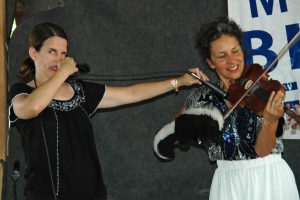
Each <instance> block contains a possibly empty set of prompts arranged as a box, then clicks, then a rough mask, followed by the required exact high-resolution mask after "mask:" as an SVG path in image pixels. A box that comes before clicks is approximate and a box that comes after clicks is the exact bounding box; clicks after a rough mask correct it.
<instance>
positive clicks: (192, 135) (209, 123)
mask: <svg viewBox="0 0 300 200" xmlns="http://www.w3.org/2000/svg"><path fill="white" fill-rule="evenodd" d="M223 125H224V118H223V114H222V113H221V112H220V110H219V109H218V108H216V107H214V106H205V107H201V108H191V109H188V110H185V111H184V112H183V113H181V115H180V116H179V117H177V118H176V119H175V120H173V121H172V122H171V123H169V124H167V125H165V126H164V127H163V128H161V129H160V130H159V131H158V133H157V134H156V136H155V138H154V142H153V146H154V152H155V154H156V155H157V156H158V157H159V158H160V159H162V160H172V159H174V157H175V153H174V148H175V147H179V149H180V150H183V151H186V150H188V149H189V148H190V146H192V145H193V146H196V147H203V148H204V149H205V148H207V147H209V144H210V143H211V142H212V141H213V142H214V143H219V142H220V141H221V130H222V129H223Z"/></svg>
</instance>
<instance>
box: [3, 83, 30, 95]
mask: <svg viewBox="0 0 300 200" xmlns="http://www.w3.org/2000/svg"><path fill="white" fill-rule="evenodd" d="M32 91H33V88H31V87H30V86H28V85H27V84H26V83H22V82H19V83H15V84H13V85H12V86H11V87H10V88H9V91H8V97H9V98H10V99H12V98H13V97H14V96H16V95H18V94H21V93H25V94H29V93H31V92H32Z"/></svg>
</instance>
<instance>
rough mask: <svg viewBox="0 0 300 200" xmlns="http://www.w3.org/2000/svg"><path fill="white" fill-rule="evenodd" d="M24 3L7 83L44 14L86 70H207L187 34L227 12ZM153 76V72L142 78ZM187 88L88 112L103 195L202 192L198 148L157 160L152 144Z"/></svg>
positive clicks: (141, 198)
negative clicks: (26, 10) (104, 187)
mask: <svg viewBox="0 0 300 200" xmlns="http://www.w3.org/2000/svg"><path fill="white" fill-rule="evenodd" d="M51 3H54V4H55V5H51ZM28 4H29V6H30V5H32V7H33V8H35V9H36V10H32V9H31V10H30V13H27V15H26V16H25V17H23V19H22V23H21V24H20V25H19V26H18V27H17V29H16V31H15V32H14V34H13V37H12V38H11V40H10V41H9V53H8V56H9V74H8V77H9V84H12V83H13V82H15V81H17V79H16V72H17V70H18V68H19V66H20V63H21V62H22V60H23V59H24V58H25V57H26V56H27V35H28V33H29V31H30V30H31V28H32V27H33V26H34V25H36V24H37V23H40V22H45V21H49V22H53V23H56V24H59V25H60V26H62V27H63V28H64V29H65V30H66V32H67V33H68V35H69V38H70V42H69V55H71V56H73V57H74V58H75V60H76V61H77V63H82V62H86V63H88V64H89V65H90V66H91V72H90V74H91V75H95V74H105V75H110V76H111V77H117V76H119V75H131V74H140V73H146V74H150V73H157V72H162V71H174V70H187V69H188V68H189V67H191V66H194V65H200V68H201V69H202V70H204V71H205V72H207V73H208V74H209V75H211V76H212V79H213V78H214V77H213V75H212V74H211V73H210V72H209V71H207V69H206V67H205V65H204V64H202V61H201V60H200V59H199V56H198V55H197V52H196V50H195V48H194V34H195V31H196V30H197V28H198V27H199V25H200V24H201V23H202V22H204V21H206V20H208V19H210V18H212V17H216V16H224V15H225V16H226V15H227V1H219V0H201V1H199V0H188V1H181V0H159V1H158V0H143V1H139V0H131V1H121V0H97V1H92V0H84V1H71V0H65V1H62V0H60V1H45V2H44V3H43V1H33V0H31V1H28ZM38 5H40V6H38ZM129 77H130V76H129ZM144 77H146V76H144ZM132 78H133V76H132ZM153 80H158V79H150V80H149V81H153ZM95 81H96V80H95ZM97 82H101V83H105V84H112V85H115V84H117V85H127V84H132V83H136V82H139V81H112V80H102V79H98V80H97ZM188 93H189V88H186V89H184V90H181V91H180V93H179V94H178V95H176V94H174V93H172V92H171V93H169V94H166V95H163V96H161V97H158V98H155V99H152V100H149V101H146V102H143V103H139V104H136V105H131V106H125V107H121V108H118V109H111V110H103V111H100V112H98V113H97V114H96V115H95V116H94V118H93V125H94V131H95V140H96V145H97V149H98V153H99V158H100V162H101V165H102V171H103V174H104V180H105V183H106V185H107V187H108V193H109V199H111V200H132V199H137V200H191V199H197V200H202V199H203V200H206V199H208V195H209V188H210V183H211V179H212V175H213V172H214V170H215V168H216V166H215V165H214V164H211V163H209V162H208V158H207V155H206V154H205V152H203V150H199V149H195V148H191V149H190V150H189V151H188V152H181V151H179V150H176V159H175V160H174V161H172V162H168V163H163V162H160V161H159V160H158V159H157V158H156V157H155V156H154V153H153V150H152V149H153V147H152V143H153V138H154V135H155V134H156V132H157V131H158V130H159V129H160V128H161V127H162V126H164V125H165V124H166V123H168V122H169V121H170V120H172V118H173V117H174V115H175V113H176V112H177V111H178V110H179V109H180V107H181V106H182V104H183V102H184V100H185V98H186V96H187V95H188ZM9 134H10V142H9V157H8V160H9V168H8V175H10V173H11V169H12V165H13V162H14V161H15V160H20V161H21V173H22V175H23V173H24V169H25V164H24V156H23V151H22V147H21V143H20V139H19V135H18V133H17V131H16V130H15V129H11V130H10V132H9ZM287 144H288V145H286V151H288V153H286V154H287V156H286V157H287V160H288V162H289V164H290V165H291V166H292V167H293V170H294V172H295V174H296V177H297V179H299V174H300V173H299V170H298V169H299V163H298V161H299V155H298V154H297V153H296V152H297V151H296V148H297V149H299V142H297V141H287ZM295 157H297V158H298V159H295ZM297 165H298V167H297ZM296 169H297V170H296ZM83 173H84V172H83ZM83 184H84V183H83ZM23 185H24V178H23V177H21V179H20V180H19V181H18V182H17V189H18V192H17V195H18V199H23V189H22V188H23ZM7 186H8V189H7V198H6V199H8V200H11V199H13V191H12V187H13V182H12V181H11V179H10V177H9V176H8V177H7Z"/></svg>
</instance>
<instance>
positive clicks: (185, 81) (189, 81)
mask: <svg viewBox="0 0 300 200" xmlns="http://www.w3.org/2000/svg"><path fill="white" fill-rule="evenodd" d="M189 71H190V72H192V73H194V74H195V75H197V76H199V77H200V78H201V79H202V80H203V81H208V80H209V79H208V77H207V76H206V74H204V73H203V72H202V71H201V70H199V68H198V67H195V68H191V69H189ZM177 80H178V87H181V86H190V85H193V84H200V85H201V84H202V83H201V81H199V80H198V79H196V78H194V77H193V76H191V75H190V74H188V73H185V74H184V75H183V76H181V77H179V78H178V79H177Z"/></svg>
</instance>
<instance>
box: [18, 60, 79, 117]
mask: <svg viewBox="0 0 300 200" xmlns="http://www.w3.org/2000/svg"><path fill="white" fill-rule="evenodd" d="M75 64H76V63H75V62H74V61H73V59H65V61H63V62H62V63H61V65H62V66H61V67H60V68H59V70H58V71H57V72H56V73H55V75H53V76H52V77H51V78H50V79H49V80H47V81H46V82H44V83H42V84H41V85H39V86H38V88H36V89H35V90H34V91H33V92H32V93H31V94H29V95H25V94H22V95H18V96H16V97H15V99H14V101H13V109H14V112H15V114H16V115H17V116H18V117H19V118H21V119H30V118H33V117H36V116H37V115H38V114H39V113H40V112H41V111H43V110H44V109H45V108H46V107H47V105H48V104H49V103H50V102H51V100H52V99H53V98H54V96H55V95H56V93H57V91H58V90H59V88H60V87H61V86H62V84H63V83H64V81H65V80H66V79H67V78H68V77H69V75H71V74H73V73H74V72H76V71H77V70H78V69H77V68H76V67H75Z"/></svg>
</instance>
